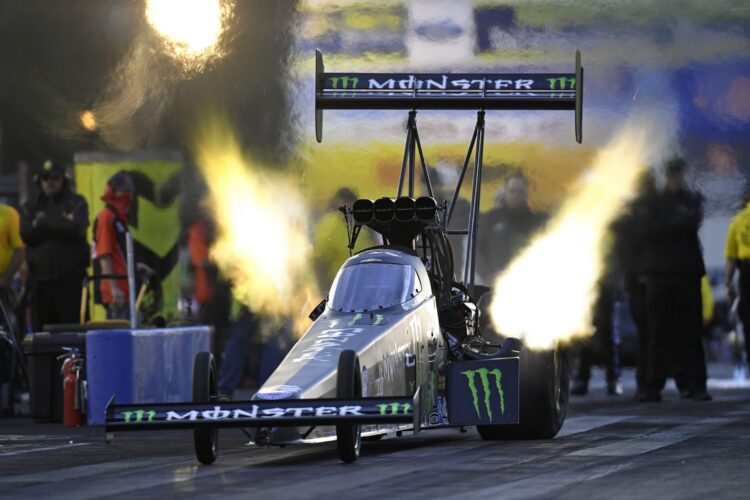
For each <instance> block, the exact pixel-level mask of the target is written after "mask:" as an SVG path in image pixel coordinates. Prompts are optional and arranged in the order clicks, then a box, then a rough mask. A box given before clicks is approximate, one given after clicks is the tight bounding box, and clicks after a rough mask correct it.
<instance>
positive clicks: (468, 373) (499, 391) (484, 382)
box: [461, 368, 505, 422]
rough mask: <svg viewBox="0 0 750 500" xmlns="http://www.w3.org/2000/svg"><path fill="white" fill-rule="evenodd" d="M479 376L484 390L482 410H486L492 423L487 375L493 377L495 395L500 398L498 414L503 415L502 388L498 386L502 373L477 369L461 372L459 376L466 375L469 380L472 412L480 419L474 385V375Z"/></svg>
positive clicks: (497, 370) (503, 396) (496, 369)
mask: <svg viewBox="0 0 750 500" xmlns="http://www.w3.org/2000/svg"><path fill="white" fill-rule="evenodd" d="M475 374H479V380H481V381H482V389H483V390H484V408H485V409H486V410H487V415H488V416H489V417H490V422H492V406H490V396H491V394H492V393H491V392H490V378H489V375H494V378H495V388H496V389H497V395H498V396H499V398H500V413H502V414H505V393H503V387H502V385H500V381H501V380H502V378H503V372H501V371H500V369H499V368H495V369H493V370H488V369H487V368H477V369H476V370H467V371H465V372H461V375H466V378H467V379H468V380H469V390H470V391H471V397H472V399H473V400H474V410H475V411H476V412H477V417H479V418H480V419H481V418H482V413H481V412H480V411H479V391H478V390H477V385H476V384H475V383H474V375H475Z"/></svg>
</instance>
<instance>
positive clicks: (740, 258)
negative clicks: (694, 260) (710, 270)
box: [724, 189, 750, 362]
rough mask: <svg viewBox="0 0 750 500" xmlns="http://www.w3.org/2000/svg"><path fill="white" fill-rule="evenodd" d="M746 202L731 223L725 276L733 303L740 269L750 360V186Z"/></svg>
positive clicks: (740, 313)
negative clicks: (736, 277)
mask: <svg viewBox="0 0 750 500" xmlns="http://www.w3.org/2000/svg"><path fill="white" fill-rule="evenodd" d="M742 201H743V202H744V207H743V209H742V210H741V211H740V212H739V213H738V214H737V215H735V216H734V218H733V219H732V222H731V223H730V224H729V230H728V232H727V243H726V246H725V247H724V256H725V257H726V263H725V265H724V278H725V280H726V287H727V298H728V299H729V305H730V306H731V304H732V303H733V302H734V299H735V298H737V296H738V293H737V292H738V289H737V287H735V285H734V275H735V274H736V273H737V271H739V298H740V302H739V305H738V307H737V315H738V316H739V318H740V321H741V322H742V326H743V328H744V330H745V350H746V352H747V359H748V362H750V342H748V332H750V189H749V190H747V191H745V193H744V195H743V197H742Z"/></svg>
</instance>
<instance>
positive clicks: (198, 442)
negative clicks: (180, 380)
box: [193, 352, 219, 465]
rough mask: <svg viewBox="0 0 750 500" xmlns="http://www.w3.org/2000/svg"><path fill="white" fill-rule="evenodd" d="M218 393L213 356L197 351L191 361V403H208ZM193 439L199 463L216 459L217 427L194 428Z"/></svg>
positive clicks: (209, 462)
mask: <svg viewBox="0 0 750 500" xmlns="http://www.w3.org/2000/svg"><path fill="white" fill-rule="evenodd" d="M218 395H219V390H218V380H217V378H216V363H215V362H214V356H213V354H211V353H210V352H199V353H198V354H197V355H196V356H195V361H194V362H193V403H210V402H212V401H216V400H217V398H218ZM193 441H194V442H195V456H196V458H197V459H198V461H199V462H200V463H202V464H206V465H210V464H212V463H214V462H215V461H216V455H217V445H218V442H219V430H218V429H208V428H204V429H195V430H193Z"/></svg>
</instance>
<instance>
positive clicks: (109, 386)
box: [86, 326, 213, 425]
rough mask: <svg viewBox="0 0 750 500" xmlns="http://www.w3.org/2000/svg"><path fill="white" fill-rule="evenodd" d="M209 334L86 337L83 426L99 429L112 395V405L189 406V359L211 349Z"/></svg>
mask: <svg viewBox="0 0 750 500" xmlns="http://www.w3.org/2000/svg"><path fill="white" fill-rule="evenodd" d="M212 335H213V328H212V327H210V326H195V327H184V328H182V327H179V328H154V329H142V330H141V329H139V330H92V331H90V332H88V333H87V334H86V379H87V384H88V405H87V421H88V424H89V425H101V424H104V409H105V407H106V405H107V402H108V401H109V399H110V398H111V397H112V395H113V394H114V395H115V398H116V400H117V402H118V403H164V402H185V401H191V400H192V396H193V392H192V379H193V358H194V357H195V355H196V354H197V353H199V352H201V351H209V350H211V336H212Z"/></svg>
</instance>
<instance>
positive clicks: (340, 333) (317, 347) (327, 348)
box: [292, 328, 364, 363]
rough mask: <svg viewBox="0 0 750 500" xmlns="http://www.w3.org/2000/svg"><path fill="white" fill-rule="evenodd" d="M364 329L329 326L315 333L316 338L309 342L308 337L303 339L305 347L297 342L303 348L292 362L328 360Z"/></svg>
mask: <svg viewBox="0 0 750 500" xmlns="http://www.w3.org/2000/svg"><path fill="white" fill-rule="evenodd" d="M363 331H364V329H363V328H328V329H326V330H321V331H320V332H317V333H315V334H313V335H314V337H313V338H314V339H315V340H312V341H311V342H309V343H308V342H306V339H303V340H302V341H301V343H303V342H304V344H303V345H304V347H302V345H300V344H297V345H298V346H300V347H302V349H301V350H300V353H299V354H297V355H296V356H295V357H294V358H293V359H292V363H301V362H303V361H310V360H318V361H326V358H330V357H331V355H332V354H333V353H336V352H339V351H340V350H341V348H342V347H343V345H344V344H346V343H347V342H348V341H349V339H350V338H351V337H355V336H356V335H357V334H358V333H362V332H363ZM295 349H296V348H295Z"/></svg>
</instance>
